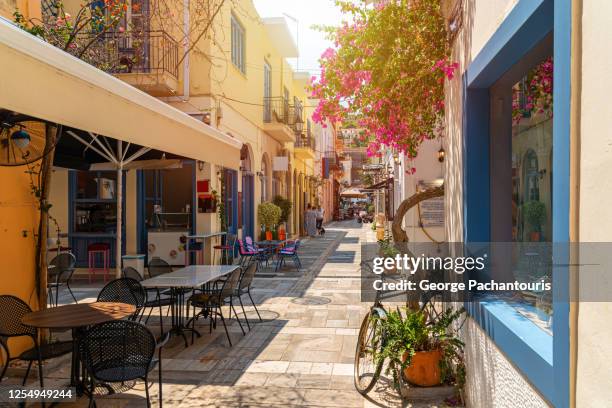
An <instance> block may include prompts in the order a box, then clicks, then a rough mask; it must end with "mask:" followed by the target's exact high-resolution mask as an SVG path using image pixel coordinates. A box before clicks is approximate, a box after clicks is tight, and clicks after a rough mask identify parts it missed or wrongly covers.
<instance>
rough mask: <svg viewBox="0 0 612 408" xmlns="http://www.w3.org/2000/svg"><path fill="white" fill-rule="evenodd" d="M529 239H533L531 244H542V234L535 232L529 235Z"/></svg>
mask: <svg viewBox="0 0 612 408" xmlns="http://www.w3.org/2000/svg"><path fill="white" fill-rule="evenodd" d="M529 238H530V239H531V242H540V233H539V232H537V231H534V232H532V233H530V234H529Z"/></svg>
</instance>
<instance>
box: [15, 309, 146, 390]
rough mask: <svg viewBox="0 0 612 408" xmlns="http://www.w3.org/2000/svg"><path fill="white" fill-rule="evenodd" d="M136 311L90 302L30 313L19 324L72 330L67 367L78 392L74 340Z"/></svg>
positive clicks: (76, 355)
mask: <svg viewBox="0 0 612 408" xmlns="http://www.w3.org/2000/svg"><path fill="white" fill-rule="evenodd" d="M134 312H136V307H134V305H128V304H126V303H115V302H94V303H78V304H70V305H62V306H58V307H53V308H50V309H44V310H38V311H36V312H30V313H28V314H26V315H25V316H23V318H22V319H21V322H22V323H23V324H26V325H28V326H33V327H36V328H39V329H71V330H72V340H73V344H72V365H71V367H70V386H72V387H77V391H78V392H79V393H82V391H83V389H84V387H83V386H82V385H83V384H82V382H81V380H80V378H79V377H78V375H79V371H80V367H79V365H80V359H79V345H78V340H79V338H80V337H81V335H82V334H84V332H85V330H84V329H85V328H87V327H88V326H93V325H94V324H98V323H104V322H107V321H110V320H119V319H122V318H124V317H126V316H129V315H131V314H133V313H134Z"/></svg>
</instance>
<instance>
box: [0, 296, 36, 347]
mask: <svg viewBox="0 0 612 408" xmlns="http://www.w3.org/2000/svg"><path fill="white" fill-rule="evenodd" d="M0 310H2V317H0V336H2V337H17V336H30V337H32V338H36V328H35V327H32V326H26V325H25V324H23V323H21V319H22V318H23V316H24V315H26V314H28V313H30V312H31V311H32V309H31V308H30V306H29V305H28V304H27V303H26V302H24V301H23V300H21V299H19V298H18V297H15V296H12V295H0Z"/></svg>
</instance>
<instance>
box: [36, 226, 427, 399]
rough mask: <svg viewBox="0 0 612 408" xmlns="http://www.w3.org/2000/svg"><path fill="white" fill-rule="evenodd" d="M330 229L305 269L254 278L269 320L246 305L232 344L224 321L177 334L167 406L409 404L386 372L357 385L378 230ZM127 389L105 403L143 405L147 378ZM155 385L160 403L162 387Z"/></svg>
mask: <svg viewBox="0 0 612 408" xmlns="http://www.w3.org/2000/svg"><path fill="white" fill-rule="evenodd" d="M326 229H327V233H326V234H325V236H324V237H317V238H314V239H306V240H305V241H304V243H303V246H302V247H301V251H300V257H301V259H302V264H303V269H302V270H301V271H300V272H299V273H297V272H296V271H295V269H294V268H293V266H292V264H291V263H289V266H288V267H286V268H284V269H283V270H282V271H280V272H278V273H273V272H272V270H271V269H272V268H268V270H265V271H263V273H262V274H261V276H259V277H258V278H257V279H256V280H255V283H254V289H253V295H254V298H255V302H256V303H257V304H258V307H259V309H260V312H261V314H262V317H263V320H264V321H263V322H259V321H257V315H256V314H255V312H254V310H252V308H248V307H247V317H248V318H249V321H250V323H251V330H250V331H249V332H247V334H246V336H243V335H242V332H241V331H240V328H239V326H238V324H237V322H236V321H235V320H233V321H232V322H231V323H230V325H229V330H230V334H231V337H232V341H233V343H234V346H233V347H229V345H228V342H227V338H226V337H225V333H224V332H223V329H222V328H221V327H217V329H216V330H213V332H212V334H209V333H208V321H206V320H201V321H199V322H198V325H199V327H200V331H201V332H202V338H199V339H197V338H196V341H195V344H194V345H190V346H189V347H188V348H185V347H184V344H183V342H182V340H180V339H178V338H172V339H171V341H170V342H169V343H168V345H167V347H165V348H164V350H163V357H164V358H163V378H164V389H163V390H164V394H163V395H164V398H163V399H164V405H165V406H167V407H179V406H180V407H255V406H261V407H264V406H265V407H270V406H279V407H280V406H283V407H285V406H309V407H314V406H321V407H364V406H401V404H400V401H399V399H398V397H397V395H396V393H395V391H394V390H393V389H392V387H390V386H389V383H390V382H389V380H388V379H386V378H383V379H381V381H380V382H379V384H380V386H378V388H377V389H375V390H374V391H373V392H372V393H371V395H370V396H369V398H368V399H366V398H364V397H362V396H361V395H360V394H359V393H357V391H355V388H354V385H353V358H354V350H355V344H356V341H357V334H358V330H359V325H360V323H361V319H362V318H363V316H364V314H365V312H366V310H367V308H368V306H369V304H365V303H364V304H362V303H361V302H360V296H359V295H360V294H359V286H360V281H359V262H360V244H361V242H363V241H364V240H370V241H371V240H373V239H374V237H373V232H372V231H371V229H370V228H369V224H368V225H363V226H362V225H361V224H358V223H356V222H354V221H345V222H342V223H333V224H330V225H329V226H327V228H326ZM75 286H77V288H76V290H75V292H76V293H77V296H78V297H79V298H81V299H84V300H87V299H90V300H93V298H94V297H95V294H96V293H97V291H98V290H99V289H98V288H92V287H86V286H84V285H83V286H82V287H78V286H79V285H75ZM64 299H65V300H66V301H67V300H68V299H66V298H65V297H64ZM241 317H243V316H241ZM157 321H158V318H157V316H153V317H152V318H151V320H150V321H149V325H152V327H153V330H154V331H155V330H157V327H156V326H155V324H157ZM167 324H168V325H169V324H170V322H169V321H168V322H167ZM243 324H244V320H243ZM50 364H53V366H57V368H52V369H51V370H49V369H48V368H46V377H48V378H49V380H48V383H54V382H55V383H58V384H59V383H63V382H65V381H66V379H67V378H68V372H69V371H68V365H67V361H64V362H63V363H61V362H60V363H59V364H58V363H50ZM50 367H51V366H50ZM152 378H156V374H155V375H154V376H152ZM32 381H34V380H32ZM125 388H130V389H127V390H124V391H125V392H124V393H121V394H116V395H110V396H104V397H100V399H99V401H98V406H99V407H106V406H112V407H132V406H134V407H136V406H143V404H144V401H143V396H144V387H143V384H142V383H141V382H140V383H136V384H126V385H125ZM101 391H102V390H101ZM151 392H152V400H153V401H154V403H155V404H157V393H158V388H157V385H156V384H155V385H154V386H152V388H151ZM79 403H83V405H85V404H86V401H85V400H81V401H79ZM71 406H72V405H71ZM409 406H415V405H409ZM418 406H437V405H435V404H434V405H432V404H421V405H418Z"/></svg>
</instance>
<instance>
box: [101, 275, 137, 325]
mask: <svg viewBox="0 0 612 408" xmlns="http://www.w3.org/2000/svg"><path fill="white" fill-rule="evenodd" d="M146 301H147V295H146V293H145V290H144V288H143V287H142V286H141V285H140V283H138V281H137V280H135V279H132V278H119V279H115V280H112V281H110V282H108V283H107V284H106V286H104V287H103V288H102V290H100V293H99V294H98V302H121V303H127V304H129V305H134V306H135V307H136V311H135V312H134V314H133V315H132V316H130V320H137V319H139V318H140V312H142V309H143V308H144V306H145V304H146Z"/></svg>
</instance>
